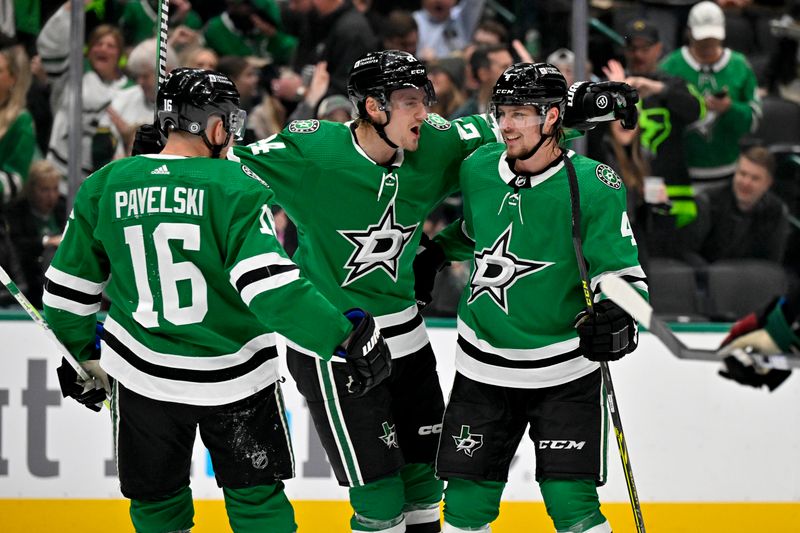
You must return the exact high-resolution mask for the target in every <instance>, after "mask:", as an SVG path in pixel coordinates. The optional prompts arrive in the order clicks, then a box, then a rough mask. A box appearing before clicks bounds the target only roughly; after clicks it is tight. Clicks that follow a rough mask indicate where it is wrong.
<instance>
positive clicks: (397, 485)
mask: <svg viewBox="0 0 800 533" xmlns="http://www.w3.org/2000/svg"><path fill="white" fill-rule="evenodd" d="M404 500H405V496H404V489H403V480H402V478H401V477H400V474H394V475H393V476H389V477H385V478H383V479H379V480H378V481H373V482H371V483H367V484H366V485H361V486H360V487H351V488H350V505H352V506H353V517H352V518H351V519H350V527H351V528H352V529H353V531H383V530H386V529H389V528H392V527H394V526H396V525H397V524H399V523H400V522H402V520H403V503H404Z"/></svg>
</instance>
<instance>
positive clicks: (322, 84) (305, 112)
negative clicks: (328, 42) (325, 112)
mask: <svg viewBox="0 0 800 533" xmlns="http://www.w3.org/2000/svg"><path fill="white" fill-rule="evenodd" d="M330 82H331V77H330V74H328V63H327V62H326V61H320V62H319V63H317V64H316V65H314V67H313V70H312V72H311V79H310V80H309V82H308V86H307V87H305V86H304V90H303V99H302V100H301V101H300V102H299V103H298V104H297V107H295V108H294V111H292V114H291V115H290V116H289V119H288V122H291V121H292V120H304V119H310V118H315V117H316V111H317V106H318V105H319V103H320V101H322V99H323V98H325V95H326V94H328V87H329V86H330ZM274 86H275V84H274V83H273V87H274Z"/></svg>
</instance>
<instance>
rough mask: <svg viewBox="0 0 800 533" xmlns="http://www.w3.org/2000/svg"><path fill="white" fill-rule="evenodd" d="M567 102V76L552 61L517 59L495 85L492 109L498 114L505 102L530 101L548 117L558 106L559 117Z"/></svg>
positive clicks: (527, 102)
mask: <svg viewBox="0 0 800 533" xmlns="http://www.w3.org/2000/svg"><path fill="white" fill-rule="evenodd" d="M566 103H567V80H565V79H564V75H563V74H561V71H560V70H558V69H557V68H556V67H554V66H553V65H551V64H549V63H516V64H514V65H511V66H510V67H508V68H507V69H506V70H505V72H503V74H502V75H501V76H500V78H499V79H498V80H497V83H495V85H494V88H493V89H492V98H491V101H490V107H489V112H490V114H492V115H494V117H495V118H498V117H497V107H498V106H501V105H530V106H534V107H536V108H538V109H539V114H540V115H541V116H542V117H544V116H545V114H547V111H548V110H549V109H550V108H551V107H557V108H558V111H559V114H558V116H559V120H558V122H559V123H560V122H561V118H562V117H563V116H564V108H565V106H566Z"/></svg>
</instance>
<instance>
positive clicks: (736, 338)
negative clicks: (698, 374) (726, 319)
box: [719, 299, 800, 391]
mask: <svg viewBox="0 0 800 533" xmlns="http://www.w3.org/2000/svg"><path fill="white" fill-rule="evenodd" d="M799 346H800V339H799V338H798V336H797V332H796V331H794V328H792V327H791V326H790V325H789V324H788V322H787V321H786V316H785V315H784V310H783V300H782V299H781V300H776V301H775V302H774V303H772V304H770V305H769V306H767V308H766V311H765V312H763V313H761V314H760V315H756V314H755V313H750V314H749V315H747V316H745V317H744V318H741V319H739V320H738V321H737V322H736V323H735V324H734V325H733V327H732V328H731V330H730V332H729V333H728V336H727V337H725V339H724V340H723V341H722V344H721V345H720V349H719V354H720V355H723V356H726V357H725V358H724V359H723V365H724V368H723V369H722V370H720V371H719V375H720V376H722V377H724V378H727V379H732V380H733V381H736V382H737V383H740V384H742V385H749V386H751V387H756V388H761V387H762V386H764V385H766V386H767V388H769V390H770V391H773V390H775V389H776V388H778V386H779V385H780V384H781V383H783V382H784V381H785V380H786V378H788V377H789V374H791V370H783V369H777V368H772V367H770V366H768V365H767V364H765V363H764V361H763V360H760V359H759V357H758V355H759V354H762V355H775V354H781V353H791V352H793V351H797V349H798V347H799Z"/></svg>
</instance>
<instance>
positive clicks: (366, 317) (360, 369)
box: [335, 309, 392, 396]
mask: <svg viewBox="0 0 800 533" xmlns="http://www.w3.org/2000/svg"><path fill="white" fill-rule="evenodd" d="M344 316H346V317H347V318H348V320H350V322H352V323H353V326H354V329H353V334H352V336H351V338H350V343H349V344H348V345H347V348H346V349H345V348H341V347H340V348H339V349H337V350H336V352H335V354H336V355H338V356H339V357H344V358H345V359H347V363H348V365H349V367H350V377H351V378H352V379H351V380H350V382H349V383H348V384H347V391H348V392H349V393H351V394H353V395H355V396H363V395H364V394H366V393H367V392H369V391H370V389H372V388H374V387H375V386H377V385H378V384H380V383H381V382H382V381H383V380H384V379H386V378H387V377H389V375H390V374H391V373H392V355H391V353H389V347H388V346H387V345H386V341H385V340H384V339H383V335H381V330H380V328H378V326H377V324H376V323H375V318H374V317H373V316H372V315H371V314H370V313H368V312H366V311H364V310H362V309H350V310H348V311H345V313H344Z"/></svg>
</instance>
